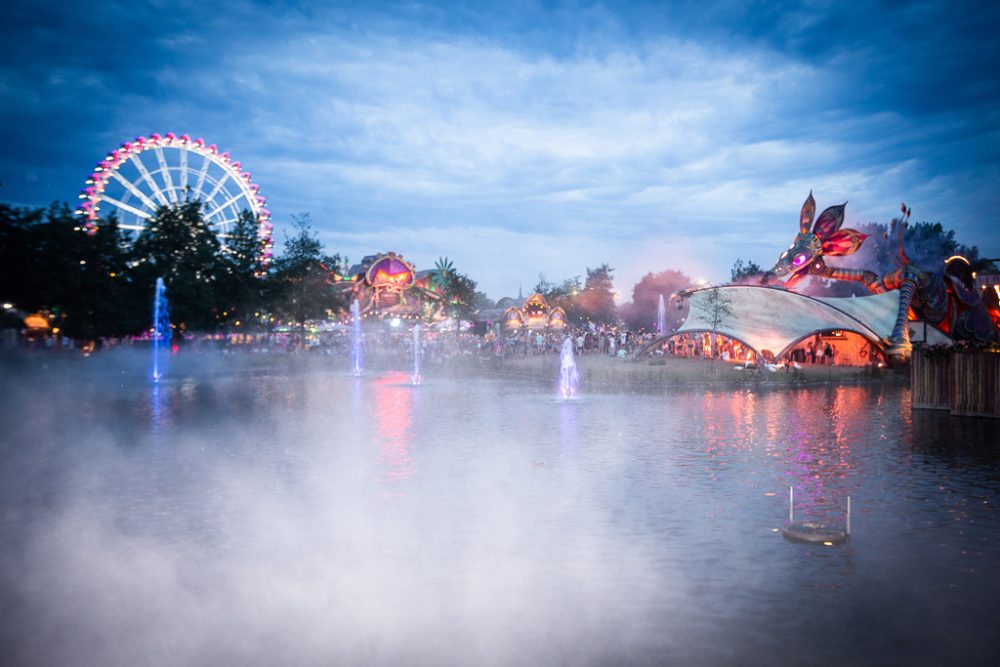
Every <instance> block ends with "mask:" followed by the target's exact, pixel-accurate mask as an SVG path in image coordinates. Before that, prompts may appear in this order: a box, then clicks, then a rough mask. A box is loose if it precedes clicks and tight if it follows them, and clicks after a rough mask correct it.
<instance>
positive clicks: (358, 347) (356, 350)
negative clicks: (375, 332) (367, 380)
mask: <svg viewBox="0 0 1000 667" xmlns="http://www.w3.org/2000/svg"><path fill="white" fill-rule="evenodd" d="M351 317H352V322H351V370H352V371H353V372H354V376H355V377H357V376H359V375H361V371H362V370H363V369H364V367H365V352H364V348H363V347H362V341H361V305H360V304H359V303H358V300H357V299H355V300H354V301H353V302H351Z"/></svg>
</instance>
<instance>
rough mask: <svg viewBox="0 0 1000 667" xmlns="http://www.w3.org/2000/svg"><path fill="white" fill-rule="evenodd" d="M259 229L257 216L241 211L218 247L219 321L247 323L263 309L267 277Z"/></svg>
mask: <svg viewBox="0 0 1000 667" xmlns="http://www.w3.org/2000/svg"><path fill="white" fill-rule="evenodd" d="M259 229H260V228H259V222H258V220H257V217H256V216H255V215H254V214H253V213H251V212H250V211H247V210H244V211H243V212H242V213H241V214H240V215H239V217H238V218H237V219H236V223H235V224H234V225H233V228H232V230H231V231H230V233H229V237H228V238H227V239H226V245H225V247H223V248H222V260H223V261H222V267H223V272H222V275H221V276H220V285H219V294H220V298H221V299H222V300H223V303H224V304H225V308H224V309H223V313H224V315H223V317H222V319H223V321H227V322H233V323H235V322H240V323H241V324H242V323H248V322H251V321H252V319H251V318H256V317H258V316H259V313H260V311H261V310H263V309H264V296H265V292H266V289H267V287H268V280H266V275H265V272H264V267H263V265H262V263H261V251H262V246H261V240H260V234H259Z"/></svg>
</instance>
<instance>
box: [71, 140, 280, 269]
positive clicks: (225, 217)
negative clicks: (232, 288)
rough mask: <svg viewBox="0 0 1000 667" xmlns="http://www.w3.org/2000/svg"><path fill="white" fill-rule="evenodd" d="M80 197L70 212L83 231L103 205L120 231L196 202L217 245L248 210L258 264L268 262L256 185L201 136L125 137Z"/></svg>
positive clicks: (267, 222)
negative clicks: (253, 226) (163, 209)
mask: <svg viewBox="0 0 1000 667" xmlns="http://www.w3.org/2000/svg"><path fill="white" fill-rule="evenodd" d="M80 199H82V200H83V201H82V202H81V203H80V206H79V207H78V208H77V210H76V214H77V215H80V216H82V217H83V219H84V223H83V229H84V230H85V231H86V232H87V233H88V234H93V233H95V232H96V231H97V226H98V224H99V223H100V213H101V209H102V207H103V206H104V205H108V206H111V207H113V208H114V210H115V213H116V214H117V215H118V216H119V220H120V224H119V226H120V227H121V228H122V229H130V230H134V231H137V232H142V231H144V230H145V229H146V223H147V221H149V220H150V219H152V217H153V215H154V214H155V212H156V209H157V208H159V207H160V206H168V205H171V204H177V203H180V202H184V201H191V200H200V201H202V202H203V204H204V212H205V220H206V222H208V223H209V224H210V225H211V226H212V227H213V228H214V229H215V230H216V232H217V233H218V235H219V237H220V240H221V241H222V243H223V245H225V239H226V237H227V235H228V233H229V230H230V229H231V228H232V226H233V225H234V224H235V223H236V221H237V220H238V218H239V216H240V214H241V213H242V212H243V211H244V210H246V211H250V212H251V213H252V214H253V215H254V216H255V217H256V219H257V227H258V231H257V236H258V239H259V241H260V258H261V264H262V266H263V267H264V268H266V267H267V265H268V264H269V263H270V261H271V257H272V252H273V246H274V243H273V241H272V239H271V232H272V225H271V212H270V211H268V209H267V208H266V207H265V203H266V201H265V199H264V197H263V196H262V195H261V194H260V186H259V185H257V184H256V183H254V182H253V180H252V177H251V175H250V172H249V171H243V167H242V165H241V164H240V163H239V162H238V161H235V160H233V159H232V158H231V157H230V156H229V153H219V149H218V147H217V146H216V145H215V144H210V145H205V140H204V139H191V137H189V136H188V135H186V134H182V135H180V136H177V135H176V134H174V133H173V132H168V133H167V134H166V135H162V136H161V135H159V134H151V135H150V136H149V137H138V138H136V139H135V140H134V141H126V142H125V143H123V144H122V145H121V147H120V148H118V149H116V150H113V151H111V152H110V153H108V154H107V155H106V156H105V158H104V160H102V161H100V162H98V163H97V165H95V167H94V171H93V173H91V174H90V176H88V177H87V180H86V187H85V188H84V189H83V190H82V191H81V192H80Z"/></svg>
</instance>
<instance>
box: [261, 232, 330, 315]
mask: <svg viewBox="0 0 1000 667" xmlns="http://www.w3.org/2000/svg"><path fill="white" fill-rule="evenodd" d="M292 226H293V227H294V228H295V229H296V230H297V232H296V234H295V235H294V236H291V237H289V236H287V234H286V236H285V250H284V252H283V253H282V254H281V256H279V257H278V258H277V259H276V260H275V262H274V267H275V268H274V279H273V290H272V293H271V303H272V307H273V308H274V310H275V311H276V312H277V314H278V315H279V317H281V318H282V319H286V320H291V321H294V322H296V323H297V324H298V325H299V328H300V329H304V328H305V323H306V321H307V320H312V319H321V318H326V317H331V316H333V314H334V313H335V312H337V311H339V310H341V309H343V308H344V306H345V297H344V296H343V294H342V293H341V292H340V291H338V290H336V289H334V288H333V287H332V286H331V285H330V282H329V275H330V271H335V272H339V271H341V270H342V267H341V263H342V262H341V258H340V255H333V256H324V255H323V244H322V243H320V240H319V238H318V237H317V236H316V234H315V232H313V230H312V226H311V224H310V219H309V214H308V213H306V214H303V215H301V216H293V218H292Z"/></svg>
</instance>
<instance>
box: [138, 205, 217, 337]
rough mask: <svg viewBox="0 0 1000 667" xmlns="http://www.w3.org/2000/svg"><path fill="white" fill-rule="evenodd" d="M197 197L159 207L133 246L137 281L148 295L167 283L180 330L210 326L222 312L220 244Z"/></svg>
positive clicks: (175, 319)
mask: <svg viewBox="0 0 1000 667" xmlns="http://www.w3.org/2000/svg"><path fill="white" fill-rule="evenodd" d="M201 207H202V203H201V202H200V201H197V200H195V201H185V202H179V203H176V204H171V205H169V206H161V207H160V208H159V209H157V211H156V213H155V214H154V216H153V218H152V219H151V220H149V222H148V224H147V227H146V229H145V231H143V232H142V233H141V234H140V235H139V237H138V238H137V239H136V241H135V246H134V248H133V257H134V260H133V262H134V268H133V273H134V275H135V277H136V280H135V284H136V286H137V288H138V289H139V290H140V291H141V292H142V291H143V290H145V292H142V293H146V292H148V294H150V295H152V294H153V287H154V285H155V284H156V279H157V278H163V281H164V283H166V285H167V298H168V299H169V301H170V315H171V318H172V319H173V322H174V324H176V325H178V326H179V327H180V328H181V329H182V330H184V329H187V330H211V329H214V328H215V326H216V325H217V323H218V322H219V320H220V319H221V318H223V317H224V313H225V312H226V310H225V307H224V306H225V305H226V304H225V303H224V301H223V299H222V298H221V297H222V296H223V294H221V293H220V292H221V289H220V288H221V287H222V285H221V279H222V277H223V275H224V273H225V271H226V269H225V266H224V263H223V260H222V255H221V245H220V243H219V239H218V238H217V237H216V235H215V232H214V231H212V230H211V229H210V228H209V226H208V223H207V222H206V221H205V218H204V216H203V215H202V208H201Z"/></svg>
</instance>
